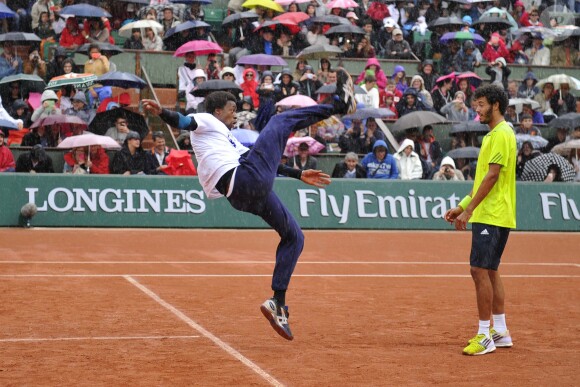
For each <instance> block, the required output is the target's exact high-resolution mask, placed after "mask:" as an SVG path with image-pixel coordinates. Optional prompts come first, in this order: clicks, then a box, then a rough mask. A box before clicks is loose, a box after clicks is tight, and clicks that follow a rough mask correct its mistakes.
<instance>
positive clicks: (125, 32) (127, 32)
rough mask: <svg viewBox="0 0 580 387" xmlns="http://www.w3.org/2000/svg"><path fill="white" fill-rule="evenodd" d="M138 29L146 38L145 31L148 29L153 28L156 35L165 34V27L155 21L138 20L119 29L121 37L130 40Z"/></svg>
mask: <svg viewBox="0 0 580 387" xmlns="http://www.w3.org/2000/svg"><path fill="white" fill-rule="evenodd" d="M134 28H138V29H140V30H141V34H142V35H143V36H144V35H145V34H144V33H143V30H144V29H146V28H151V29H152V30H153V31H155V33H156V34H159V33H161V32H163V26H162V25H161V24H159V23H158V22H156V21H155V20H147V19H145V20H137V21H134V22H132V23H127V24H125V25H124V26H123V27H121V28H120V29H119V35H120V36H123V37H125V38H130V37H131V35H132V34H133V29H134Z"/></svg>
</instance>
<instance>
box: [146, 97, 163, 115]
mask: <svg viewBox="0 0 580 387" xmlns="http://www.w3.org/2000/svg"><path fill="white" fill-rule="evenodd" d="M143 108H144V109H145V110H146V111H147V112H149V113H150V114H154V115H156V116H158V115H159V114H161V106H160V105H159V104H158V103H157V102H155V101H154V100H152V99H144V100H143Z"/></svg>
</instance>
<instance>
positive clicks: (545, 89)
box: [534, 82, 556, 122]
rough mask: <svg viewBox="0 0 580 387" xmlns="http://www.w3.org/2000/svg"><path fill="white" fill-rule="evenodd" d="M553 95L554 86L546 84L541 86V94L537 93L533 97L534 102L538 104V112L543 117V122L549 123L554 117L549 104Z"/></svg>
mask: <svg viewBox="0 0 580 387" xmlns="http://www.w3.org/2000/svg"><path fill="white" fill-rule="evenodd" d="M554 95H555V93H554V84H553V83H549V82H547V83H544V86H542V92H541V93H537V94H536V96H535V97H534V100H535V101H537V102H538V103H539V104H540V107H539V108H538V111H539V112H540V113H542V115H543V116H544V122H550V121H551V120H552V119H554V118H555V117H556V115H555V114H554V111H553V110H552V105H551V104H550V101H551V100H552V97H554Z"/></svg>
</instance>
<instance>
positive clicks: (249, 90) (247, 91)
mask: <svg viewBox="0 0 580 387" xmlns="http://www.w3.org/2000/svg"><path fill="white" fill-rule="evenodd" d="M249 72H251V73H253V74H254V77H253V78H251V79H247V78H246V74H247V73H249ZM258 86H260V84H259V83H258V73H257V72H256V70H254V69H253V68H248V69H245V70H244V71H243V72H242V83H241V84H240V87H241V88H242V94H243V95H244V97H246V96H248V97H252V101H253V102H254V109H257V108H258V107H259V106H260V99H259V98H258V93H257V92H256V89H257V88H258Z"/></svg>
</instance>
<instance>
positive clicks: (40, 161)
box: [16, 144, 54, 173]
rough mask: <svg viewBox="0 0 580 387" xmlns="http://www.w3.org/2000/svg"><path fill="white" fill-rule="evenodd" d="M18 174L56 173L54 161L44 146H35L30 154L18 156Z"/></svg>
mask: <svg viewBox="0 0 580 387" xmlns="http://www.w3.org/2000/svg"><path fill="white" fill-rule="evenodd" d="M16 172H29V173H54V168H53V167H52V159H51V158H50V156H48V155H47V154H46V152H45V150H44V148H43V147H42V145H40V144H37V145H34V146H33V147H32V149H31V150H30V151H29V152H26V153H22V154H21V155H20V156H18V160H16Z"/></svg>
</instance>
